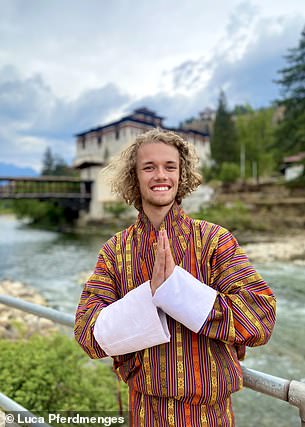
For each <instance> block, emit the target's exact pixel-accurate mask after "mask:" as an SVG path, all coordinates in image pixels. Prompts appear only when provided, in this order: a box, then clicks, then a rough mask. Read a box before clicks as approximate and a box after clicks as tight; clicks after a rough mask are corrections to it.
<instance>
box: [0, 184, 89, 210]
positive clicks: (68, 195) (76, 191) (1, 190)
mask: <svg viewBox="0 0 305 427" xmlns="http://www.w3.org/2000/svg"><path fill="white" fill-rule="evenodd" d="M92 183H93V181H92V180H83V179H79V178H73V177H69V176H40V177H8V176H1V177H0V200H8V199H13V200H22V199H26V200H29V199H36V200H57V201H58V202H59V203H61V204H63V205H68V206H69V207H71V208H74V209H77V210H80V209H88V206H89V203H90V201H91V197H92Z"/></svg>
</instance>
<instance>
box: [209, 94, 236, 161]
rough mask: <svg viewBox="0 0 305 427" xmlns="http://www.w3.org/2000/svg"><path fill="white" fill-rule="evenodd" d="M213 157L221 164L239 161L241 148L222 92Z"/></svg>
mask: <svg viewBox="0 0 305 427" xmlns="http://www.w3.org/2000/svg"><path fill="white" fill-rule="evenodd" d="M211 151H212V157H213V159H214V160H215V161H216V163H217V165H218V166H220V165H221V164H222V163H223V162H229V163H237V162H238V161H239V149H238V144H237V137H236V132H235V125H234V121H233V119H232V114H231V112H230V111H229V109H228V106H227V100H226V95H225V93H224V91H221V92H220V96H219V101H218V108H217V112H216V118H215V124H214V131H213V138H212V143H211Z"/></svg>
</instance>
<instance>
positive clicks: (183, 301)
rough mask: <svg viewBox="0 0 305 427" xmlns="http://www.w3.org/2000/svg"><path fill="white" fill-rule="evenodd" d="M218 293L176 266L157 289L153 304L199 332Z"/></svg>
mask: <svg viewBox="0 0 305 427" xmlns="http://www.w3.org/2000/svg"><path fill="white" fill-rule="evenodd" d="M216 296H217V292H216V291H215V290H214V289H213V288H210V287H209V286H207V285H205V284H204V283H202V282H200V281H199V280H198V279H196V278H195V277H194V276H193V275H192V274H190V273H189V272H188V271H186V270H184V269H183V268H181V267H179V266H177V265H176V267H175V268H174V271H173V273H172V274H171V275H170V276H169V277H168V278H167V279H166V280H165V281H164V282H163V283H162V285H161V286H159V288H157V290H156V292H155V295H154V296H153V302H154V304H155V305H156V306H157V307H160V308H161V309H162V310H163V311H164V312H165V313H167V314H168V315H169V316H171V317H172V318H173V319H175V320H177V321H178V322H180V323H182V324H183V325H184V326H186V327H187V328H188V329H190V330H191V331H193V332H195V333H197V332H199V330H200V328H201V326H202V325H203V323H204V321H205V320H206V318H207V317H208V315H209V313H210V311H211V310H212V308H213V305H214V302H215V299H216Z"/></svg>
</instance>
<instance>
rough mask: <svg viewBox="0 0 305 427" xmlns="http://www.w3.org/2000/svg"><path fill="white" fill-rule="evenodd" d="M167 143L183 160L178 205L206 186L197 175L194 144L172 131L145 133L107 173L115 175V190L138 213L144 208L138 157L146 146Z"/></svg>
mask: <svg viewBox="0 0 305 427" xmlns="http://www.w3.org/2000/svg"><path fill="white" fill-rule="evenodd" d="M150 143H163V144H167V145H171V146H173V147H176V148H177V150H178V152H179V158H180V180H179V185H178V191H177V195H176V201H177V203H178V204H181V201H182V199H183V198H184V197H185V196H186V195H187V194H190V193H191V192H192V191H194V190H195V189H196V188H197V187H198V186H199V185H200V184H201V182H202V178H201V175H200V174H199V173H198V172H197V171H196V166H197V163H198V160H199V159H198V156H197V154H196V151H195V148H194V147H193V145H192V144H190V143H189V142H187V141H185V140H184V139H183V138H181V136H179V135H177V134H176V133H174V132H172V131H165V130H161V129H159V128H156V129H153V130H150V131H148V132H145V133H143V134H141V135H139V136H137V138H136V139H135V142H134V143H133V144H131V145H130V146H129V147H127V148H126V149H125V150H124V151H123V152H122V153H121V155H120V157H119V158H118V159H114V160H113V161H112V162H111V163H110V164H109V165H108V166H107V167H106V170H105V171H106V173H108V172H110V174H111V179H110V183H111V189H112V191H113V192H114V193H115V194H117V195H118V196H119V197H121V198H123V199H124V200H125V202H126V203H127V204H129V205H134V207H135V208H136V209H138V210H140V209H141V207H142V200H141V193H140V187H139V182H138V178H137V172H136V166H137V153H138V150H139V148H140V147H141V145H142V144H150Z"/></svg>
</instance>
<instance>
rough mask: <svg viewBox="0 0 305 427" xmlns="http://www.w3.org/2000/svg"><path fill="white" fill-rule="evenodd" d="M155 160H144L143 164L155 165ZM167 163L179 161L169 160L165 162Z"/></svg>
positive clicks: (173, 163) (174, 163)
mask: <svg viewBox="0 0 305 427" xmlns="http://www.w3.org/2000/svg"><path fill="white" fill-rule="evenodd" d="M154 163H155V162H153V161H152V160H147V161H144V162H142V165H153V164H154ZM165 163H166V164H167V165H168V164H172V165H176V164H177V163H178V162H176V160H167V161H166V162H165Z"/></svg>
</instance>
